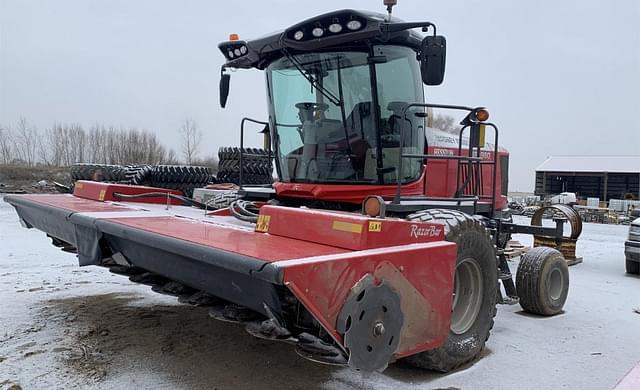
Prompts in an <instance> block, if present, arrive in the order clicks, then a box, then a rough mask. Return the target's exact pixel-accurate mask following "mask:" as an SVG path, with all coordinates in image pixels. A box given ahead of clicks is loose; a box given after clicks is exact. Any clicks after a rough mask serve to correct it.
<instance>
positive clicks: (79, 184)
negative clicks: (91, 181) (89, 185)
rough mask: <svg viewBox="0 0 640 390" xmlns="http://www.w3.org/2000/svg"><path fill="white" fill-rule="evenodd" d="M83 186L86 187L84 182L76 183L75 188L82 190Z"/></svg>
mask: <svg viewBox="0 0 640 390" xmlns="http://www.w3.org/2000/svg"><path fill="white" fill-rule="evenodd" d="M82 187H84V183H76V187H75V188H77V189H79V190H81V189H82Z"/></svg>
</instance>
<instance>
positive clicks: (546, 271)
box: [516, 247, 569, 316]
mask: <svg viewBox="0 0 640 390" xmlns="http://www.w3.org/2000/svg"><path fill="white" fill-rule="evenodd" d="M516 289H517V291H518V297H520V306H522V308H523V309H524V310H525V311H527V312H529V313H533V314H538V315H543V316H552V315H555V314H558V313H560V312H561V311H562V308H563V307H564V303H565V302H566V301H567V295H568V293H569V267H568V266H567V262H566V261H565V259H564V257H563V256H562V253H560V252H558V251H557V250H555V249H553V248H548V247H536V248H532V249H530V250H529V251H528V252H527V253H526V254H524V255H523V256H522V257H521V258H520V264H519V265H518V272H517V273H516Z"/></svg>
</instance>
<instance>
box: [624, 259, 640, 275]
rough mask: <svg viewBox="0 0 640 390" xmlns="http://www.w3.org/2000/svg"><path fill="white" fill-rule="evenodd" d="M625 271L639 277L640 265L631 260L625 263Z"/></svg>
mask: <svg viewBox="0 0 640 390" xmlns="http://www.w3.org/2000/svg"><path fill="white" fill-rule="evenodd" d="M626 263H627V264H626V270H627V273H628V274H632V275H639V274H640V263H639V262H637V261H633V260H627V261H626Z"/></svg>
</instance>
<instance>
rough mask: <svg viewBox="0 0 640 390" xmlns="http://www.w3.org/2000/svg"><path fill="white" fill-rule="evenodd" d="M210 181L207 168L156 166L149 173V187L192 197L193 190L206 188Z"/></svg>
mask: <svg viewBox="0 0 640 390" xmlns="http://www.w3.org/2000/svg"><path fill="white" fill-rule="evenodd" d="M211 179H212V176H211V173H210V172H209V168H207V167H199V166H186V165H157V166H155V167H153V169H152V171H151V185H152V186H153V187H159V188H167V189H170V190H178V191H182V193H184V194H185V195H186V196H188V197H191V196H192V195H193V189H194V188H200V187H204V186H206V185H207V184H208V183H209V182H210V181H211Z"/></svg>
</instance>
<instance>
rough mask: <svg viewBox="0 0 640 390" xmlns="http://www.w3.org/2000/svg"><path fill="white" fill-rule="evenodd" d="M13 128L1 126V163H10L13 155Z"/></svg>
mask: <svg viewBox="0 0 640 390" xmlns="http://www.w3.org/2000/svg"><path fill="white" fill-rule="evenodd" d="M12 139H13V138H12V134H11V128H9V127H3V126H0V163H2V164H5V165H6V164H9V163H10V162H11V161H12V160H13V158H14V156H13V145H12Z"/></svg>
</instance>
